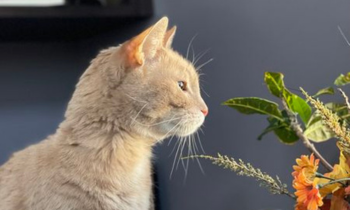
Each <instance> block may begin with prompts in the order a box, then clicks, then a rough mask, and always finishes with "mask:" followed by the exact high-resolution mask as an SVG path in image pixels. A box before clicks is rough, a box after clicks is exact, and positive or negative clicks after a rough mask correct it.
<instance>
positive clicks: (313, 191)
mask: <svg viewBox="0 0 350 210" xmlns="http://www.w3.org/2000/svg"><path fill="white" fill-rule="evenodd" d="M293 187H294V188H295V189H296V192H295V195H296V196H297V205H296V208H295V209H296V210H297V209H298V210H302V209H305V210H306V209H307V210H317V209H318V207H319V206H322V205H323V201H322V197H321V194H320V192H319V191H318V187H317V184H316V182H313V183H312V184H311V185H304V184H301V183H298V182H295V183H294V184H293Z"/></svg>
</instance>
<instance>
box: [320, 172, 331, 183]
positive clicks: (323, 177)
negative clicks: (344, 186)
mask: <svg viewBox="0 0 350 210" xmlns="http://www.w3.org/2000/svg"><path fill="white" fill-rule="evenodd" d="M316 177H317V178H321V179H328V180H330V181H334V180H335V179H333V178H330V177H326V176H325V175H323V174H321V173H318V172H316Z"/></svg>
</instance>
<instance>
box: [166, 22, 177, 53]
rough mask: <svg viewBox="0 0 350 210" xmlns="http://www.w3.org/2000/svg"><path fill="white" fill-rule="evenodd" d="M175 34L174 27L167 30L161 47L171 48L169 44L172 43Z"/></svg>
mask: <svg viewBox="0 0 350 210" xmlns="http://www.w3.org/2000/svg"><path fill="white" fill-rule="evenodd" d="M175 33H176V26H173V27H172V28H171V29H169V30H168V31H167V32H166V34H165V36H164V41H163V46H164V47H166V48H171V44H172V43H173V40H174V36H175Z"/></svg>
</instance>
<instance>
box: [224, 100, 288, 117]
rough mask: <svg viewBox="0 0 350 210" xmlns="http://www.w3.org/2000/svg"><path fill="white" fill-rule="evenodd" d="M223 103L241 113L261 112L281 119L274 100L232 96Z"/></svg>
mask: <svg viewBox="0 0 350 210" xmlns="http://www.w3.org/2000/svg"><path fill="white" fill-rule="evenodd" d="M223 105H226V106H229V107H231V108H234V109H236V110H237V111H239V112H240V113H243V114H263V115H269V116H271V117H274V118H277V119H280V120H282V114H281V112H280V110H279V109H278V104H276V103H275V102H272V101H269V100H266V99H262V98H257V97H246V98H232V99H229V100H227V101H225V102H224V103H223Z"/></svg>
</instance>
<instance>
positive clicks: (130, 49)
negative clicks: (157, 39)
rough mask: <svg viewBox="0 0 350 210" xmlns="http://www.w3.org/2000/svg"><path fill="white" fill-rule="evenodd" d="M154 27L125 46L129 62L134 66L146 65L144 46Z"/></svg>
mask: <svg viewBox="0 0 350 210" xmlns="http://www.w3.org/2000/svg"><path fill="white" fill-rule="evenodd" d="M152 28H153V26H152V27H149V28H148V29H146V30H145V31H143V32H142V33H141V34H139V35H137V36H136V37H134V38H132V39H131V40H130V41H128V42H126V44H125V48H124V49H125V52H126V54H127V62H128V63H129V64H130V65H132V66H140V65H142V64H143V63H144V58H143V54H142V52H141V47H142V44H143V42H144V40H145V38H146V37H147V35H148V34H149V33H150V32H151V29H152Z"/></svg>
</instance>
